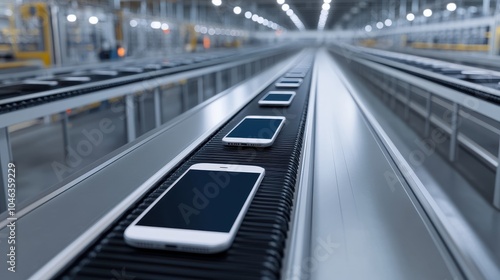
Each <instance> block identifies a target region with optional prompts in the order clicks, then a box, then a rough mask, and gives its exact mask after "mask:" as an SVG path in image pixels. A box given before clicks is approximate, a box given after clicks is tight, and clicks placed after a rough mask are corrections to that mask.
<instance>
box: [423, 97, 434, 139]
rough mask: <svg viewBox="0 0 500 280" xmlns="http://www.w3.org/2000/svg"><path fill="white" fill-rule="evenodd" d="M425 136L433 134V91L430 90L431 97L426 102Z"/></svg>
mask: <svg viewBox="0 0 500 280" xmlns="http://www.w3.org/2000/svg"><path fill="white" fill-rule="evenodd" d="M425 111H426V116H425V132H424V133H425V137H429V136H430V134H431V118H432V93H430V92H429V97H428V98H427V100H426V104H425Z"/></svg>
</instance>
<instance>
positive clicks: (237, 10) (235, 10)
mask: <svg viewBox="0 0 500 280" xmlns="http://www.w3.org/2000/svg"><path fill="white" fill-rule="evenodd" d="M233 12H234V13H235V14H237V15H239V14H241V8H240V7H239V6H236V7H234V9H233Z"/></svg>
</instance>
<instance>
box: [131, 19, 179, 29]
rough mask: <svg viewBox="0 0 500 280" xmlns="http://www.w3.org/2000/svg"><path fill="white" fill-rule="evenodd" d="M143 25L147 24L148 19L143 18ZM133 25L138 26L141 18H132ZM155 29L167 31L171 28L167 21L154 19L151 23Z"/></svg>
mask: <svg viewBox="0 0 500 280" xmlns="http://www.w3.org/2000/svg"><path fill="white" fill-rule="evenodd" d="M141 23H142V25H147V21H146V20H141ZM129 24H130V26H131V27H137V26H138V25H139V20H136V19H132V20H130V22H129ZM149 26H151V28H153V29H161V30H163V31H167V30H169V29H170V26H169V25H168V23H166V22H163V23H162V22H159V21H152V22H151V24H150V25H149Z"/></svg>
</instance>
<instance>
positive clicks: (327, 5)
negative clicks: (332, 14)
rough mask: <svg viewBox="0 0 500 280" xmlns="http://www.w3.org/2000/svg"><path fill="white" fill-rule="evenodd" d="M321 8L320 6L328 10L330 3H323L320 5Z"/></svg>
mask: <svg viewBox="0 0 500 280" xmlns="http://www.w3.org/2000/svg"><path fill="white" fill-rule="evenodd" d="M321 8H322V9H323V10H325V11H328V10H330V4H328V3H323V6H321Z"/></svg>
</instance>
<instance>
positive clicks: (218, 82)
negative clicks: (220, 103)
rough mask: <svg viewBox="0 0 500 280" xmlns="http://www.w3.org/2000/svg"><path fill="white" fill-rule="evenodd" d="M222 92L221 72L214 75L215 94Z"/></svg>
mask: <svg viewBox="0 0 500 280" xmlns="http://www.w3.org/2000/svg"><path fill="white" fill-rule="evenodd" d="M220 92H222V71H217V72H216V73H215V94H218V93H220Z"/></svg>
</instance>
